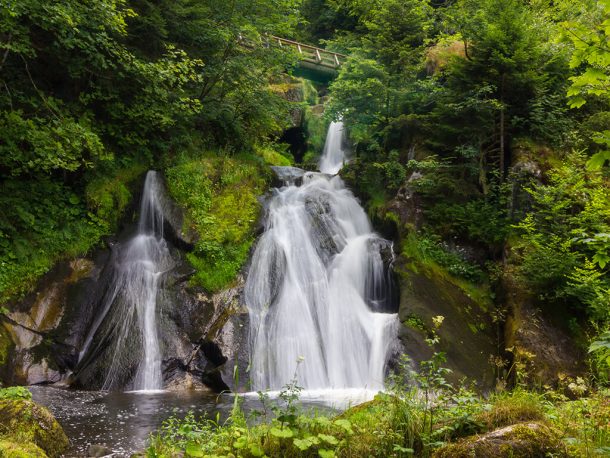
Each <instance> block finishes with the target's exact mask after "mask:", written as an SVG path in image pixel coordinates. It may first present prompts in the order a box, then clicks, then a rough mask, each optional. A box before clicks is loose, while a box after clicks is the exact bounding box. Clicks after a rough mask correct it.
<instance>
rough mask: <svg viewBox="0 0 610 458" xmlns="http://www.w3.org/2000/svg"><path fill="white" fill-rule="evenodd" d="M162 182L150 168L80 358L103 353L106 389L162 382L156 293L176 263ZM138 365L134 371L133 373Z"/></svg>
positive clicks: (141, 387) (154, 387)
mask: <svg viewBox="0 0 610 458" xmlns="http://www.w3.org/2000/svg"><path fill="white" fill-rule="evenodd" d="M160 186H161V185H160V179H159V177H158V175H157V172H154V171H149V172H148V173H147V175H146V180H145V183H144V190H143V192H142V200H141V203H140V217H139V222H138V228H137V232H136V234H135V235H134V236H133V237H132V238H131V239H130V240H129V241H128V242H127V243H126V244H124V246H119V247H118V248H117V255H116V256H117V259H116V265H115V270H114V278H113V280H112V283H111V287H110V288H109V290H108V291H107V292H106V296H105V298H104V300H103V307H102V313H100V314H99V315H98V316H97V318H96V320H95V321H94V323H93V325H92V326H91V328H90V330H89V333H88V335H87V338H86V340H85V344H84V346H83V349H82V351H81V353H80V357H79V358H80V361H81V362H84V363H87V358H88V357H89V356H91V358H99V357H96V355H98V354H99V353H100V352H103V353H104V355H105V358H106V374H105V378H104V383H103V385H102V389H104V390H106V389H117V388H125V387H129V388H131V389H133V390H157V389H161V388H162V387H163V381H162V376H161V351H160V347H159V338H158V329H157V313H158V311H157V295H158V291H159V283H160V281H162V276H163V273H164V272H166V271H167V270H169V269H170V268H171V267H172V266H173V260H172V258H171V255H170V252H169V249H168V246H167V243H166V241H165V239H164V238H163V211H162V207H161V205H160V200H159V195H160V194H159V193H160ZM107 347H109V348H107ZM134 366H135V367H136V370H135V374H133V373H132V372H133V369H134ZM130 372H131V377H130ZM126 377H127V378H131V380H128V379H126ZM126 384H127V385H126Z"/></svg>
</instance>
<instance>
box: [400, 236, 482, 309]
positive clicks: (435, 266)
mask: <svg viewBox="0 0 610 458" xmlns="http://www.w3.org/2000/svg"><path fill="white" fill-rule="evenodd" d="M401 249H402V254H403V255H404V256H405V257H406V258H407V260H408V267H409V268H410V269H411V270H413V271H415V272H419V271H423V273H426V274H428V275H432V276H435V277H438V278H442V279H444V280H446V281H448V282H449V283H451V284H453V285H455V286H457V287H458V288H460V289H461V290H462V291H464V292H465V293H466V294H467V296H468V297H470V298H471V299H472V300H473V301H475V302H476V303H477V304H478V305H479V306H480V307H481V308H482V309H483V310H489V307H490V304H491V302H492V300H491V297H490V293H489V288H488V287H487V281H486V279H485V275H484V274H483V272H482V270H481V269H480V268H479V267H478V266H475V265H472V264H470V263H468V262H466V261H465V260H463V259H462V258H460V257H459V256H458V255H457V254H454V253H451V252H448V251H446V250H445V249H444V248H443V247H442V246H441V245H440V244H439V243H438V241H437V240H435V239H430V238H428V237H426V236H423V237H422V236H421V235H420V234H416V233H415V232H413V231H409V232H408V233H407V234H406V235H405V237H404V238H403V240H402V246H401Z"/></svg>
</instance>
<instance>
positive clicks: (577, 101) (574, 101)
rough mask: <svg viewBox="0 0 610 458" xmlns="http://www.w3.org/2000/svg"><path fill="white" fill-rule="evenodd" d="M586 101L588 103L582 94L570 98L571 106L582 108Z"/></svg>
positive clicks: (569, 104)
mask: <svg viewBox="0 0 610 458" xmlns="http://www.w3.org/2000/svg"><path fill="white" fill-rule="evenodd" d="M585 103H587V101H586V100H585V98H584V97H581V96H576V97H571V98H570V99H569V100H568V106H569V107H570V108H580V107H582V106H583V105H584V104H585Z"/></svg>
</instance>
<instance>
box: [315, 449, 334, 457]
mask: <svg viewBox="0 0 610 458" xmlns="http://www.w3.org/2000/svg"><path fill="white" fill-rule="evenodd" d="M318 455H320V458H334V456H335V452H334V451H333V450H327V449H324V448H322V449H320V450H318Z"/></svg>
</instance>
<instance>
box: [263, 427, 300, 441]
mask: <svg viewBox="0 0 610 458" xmlns="http://www.w3.org/2000/svg"><path fill="white" fill-rule="evenodd" d="M269 432H270V433H271V435H273V436H275V437H279V438H280V439H288V438H290V437H293V436H294V433H293V432H292V430H291V429H289V428H284V429H280V428H271V429H270V430H269Z"/></svg>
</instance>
